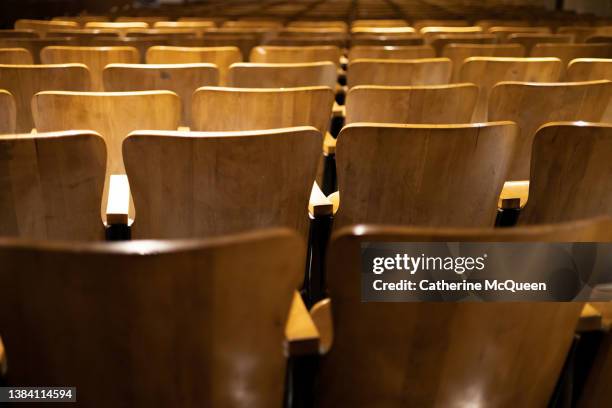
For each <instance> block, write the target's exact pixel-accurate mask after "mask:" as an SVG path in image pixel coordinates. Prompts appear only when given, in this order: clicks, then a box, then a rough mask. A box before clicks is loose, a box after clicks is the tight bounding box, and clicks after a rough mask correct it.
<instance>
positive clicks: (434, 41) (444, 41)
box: [429, 34, 497, 56]
mask: <svg viewBox="0 0 612 408" xmlns="http://www.w3.org/2000/svg"><path fill="white" fill-rule="evenodd" d="M496 42H497V41H496V38H495V36H494V35H492V34H435V35H432V36H431V37H430V39H429V44H430V45H431V46H432V47H433V48H434V49H435V50H436V55H437V56H441V55H442V51H443V50H444V48H445V47H447V46H448V45H451V44H495V43H496Z"/></svg>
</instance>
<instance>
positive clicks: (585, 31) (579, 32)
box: [557, 26, 597, 44]
mask: <svg viewBox="0 0 612 408" xmlns="http://www.w3.org/2000/svg"><path fill="white" fill-rule="evenodd" d="M557 34H569V35H573V36H574V42H576V43H578V44H579V43H583V42H585V40H586V39H587V38H588V37H590V36H592V35H595V34H597V27H592V26H563V27H559V28H558V29H557Z"/></svg>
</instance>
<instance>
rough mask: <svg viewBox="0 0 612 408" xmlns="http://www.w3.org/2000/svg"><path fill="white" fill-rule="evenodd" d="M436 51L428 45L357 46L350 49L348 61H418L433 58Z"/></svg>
mask: <svg viewBox="0 0 612 408" xmlns="http://www.w3.org/2000/svg"><path fill="white" fill-rule="evenodd" d="M435 57H436V51H435V50H434V49H433V48H432V47H431V46H429V45H414V46H410V45H408V46H384V45H378V46H377V45H369V46H368V45H357V46H354V47H351V49H350V50H349V54H348V59H349V60H355V59H363V58H369V59H418V58H435Z"/></svg>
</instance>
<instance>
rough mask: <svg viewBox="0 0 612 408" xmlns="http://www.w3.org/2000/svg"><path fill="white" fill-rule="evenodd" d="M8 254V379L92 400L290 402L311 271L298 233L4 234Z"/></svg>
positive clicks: (2, 317) (0, 311)
mask: <svg viewBox="0 0 612 408" xmlns="http://www.w3.org/2000/svg"><path fill="white" fill-rule="evenodd" d="M0 259H1V260H2V264H3V267H2V270H1V271H0V283H1V285H2V286H1V287H2V288H5V290H3V291H2V296H0V325H1V326H2V338H3V340H4V342H5V346H6V353H7V357H8V360H9V361H10V367H9V370H8V380H7V381H8V383H9V384H11V385H18V384H19V385H30V386H35V385H36V384H71V385H73V386H75V387H76V388H77V390H78V395H77V398H78V401H79V403H81V404H83V405H86V406H88V407H111V406H120V405H122V404H127V405H129V406H130V407H139V408H144V407H151V406H152V405H155V404H161V405H163V406H178V405H180V406H182V407H185V408H194V407H202V406H209V407H212V406H214V407H217V406H224V407H232V406H244V405H248V406H250V407H273V406H281V405H282V402H283V391H284V382H285V366H286V364H287V362H286V357H285V356H284V355H283V341H284V327H285V325H284V322H285V321H286V319H287V316H288V314H289V310H290V305H291V301H292V297H293V293H294V290H295V288H296V287H297V286H298V285H299V283H300V278H301V275H303V272H304V263H303V262H304V245H303V243H302V242H301V241H300V238H299V237H297V236H296V234H294V233H291V232H289V231H286V230H280V231H279V230H273V231H264V232H258V233H254V234H244V235H241V236H231V237H225V238H219V239H214V240H206V241H189V242H176V241H173V242H170V241H168V242H126V243H120V244H116V245H112V246H109V245H102V244H97V245H94V244H89V245H86V244H77V245H74V244H70V245H67V244H51V243H44V244H42V243H37V244H30V245H28V244H24V243H21V242H15V241H10V240H3V241H2V243H1V244H0ZM6 288H12V289H11V290H7V289H6ZM18 311H21V312H18ZM24 339H28V340H27V341H24ZM92 350H95V352H92ZM60 362H61V363H60ZM152 367H155V369H152ZM177 380H178V381H179V382H180V386H170V385H169V384H176V383H175V382H176V381H177ZM236 381H239V384H240V385H238V384H237V383H236ZM113 384H114V385H113ZM237 387H239V388H240V389H241V390H243V391H244V392H236V390H237ZM107 389H108V390H107Z"/></svg>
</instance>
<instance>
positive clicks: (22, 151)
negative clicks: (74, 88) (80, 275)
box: [0, 131, 106, 336]
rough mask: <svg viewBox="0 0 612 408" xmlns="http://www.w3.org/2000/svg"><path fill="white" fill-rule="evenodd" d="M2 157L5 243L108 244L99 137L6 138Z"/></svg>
mask: <svg viewBox="0 0 612 408" xmlns="http://www.w3.org/2000/svg"><path fill="white" fill-rule="evenodd" d="M0 152H2V154H1V155H0V189H1V191H2V194H0V208H1V209H2V212H1V213H2V216H0V236H1V237H7V236H9V237H21V238H29V239H41V240H69V241H79V240H84V241H93V240H103V239H104V228H103V224H102V220H101V219H100V203H101V202H102V189H103V187H104V172H105V168H106V146H105V144H104V140H103V139H102V138H101V137H100V136H99V135H98V134H96V133H95V132H91V131H71V132H58V133H39V134H37V135H30V134H24V135H10V136H9V135H6V136H0ZM5 266H6V265H4V266H3V268H4V267H5ZM3 296H4V295H3ZM2 335H3V336H4V332H3V333H2Z"/></svg>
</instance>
